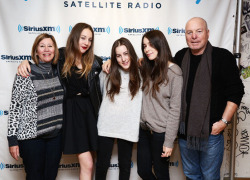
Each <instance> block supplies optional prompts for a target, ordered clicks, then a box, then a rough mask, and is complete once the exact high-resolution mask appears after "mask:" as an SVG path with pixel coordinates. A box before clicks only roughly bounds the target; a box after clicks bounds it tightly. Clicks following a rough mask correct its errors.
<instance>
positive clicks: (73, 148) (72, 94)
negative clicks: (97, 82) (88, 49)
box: [63, 67, 97, 154]
mask: <svg viewBox="0 0 250 180" xmlns="http://www.w3.org/2000/svg"><path fill="white" fill-rule="evenodd" d="M75 70H78V69H77V68H76V67H75V68H72V74H71V76H70V77H68V78H67V80H66V88H67V98H66V119H65V123H64V131H63V137H64V138H63V139H64V143H63V153H64V154H79V153H83V152H87V151H96V150H97V119H96V117H95V114H94V108H93V105H92V103H91V101H90V97H89V90H88V81H87V79H86V77H85V76H83V77H80V74H77V73H76V72H75Z"/></svg>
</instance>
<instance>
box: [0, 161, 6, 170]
mask: <svg viewBox="0 0 250 180" xmlns="http://www.w3.org/2000/svg"><path fill="white" fill-rule="evenodd" d="M4 168H5V164H3V163H2V162H1V164H0V169H1V170H3V169H4Z"/></svg>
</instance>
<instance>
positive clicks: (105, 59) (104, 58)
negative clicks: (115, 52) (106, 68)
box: [100, 56, 111, 61]
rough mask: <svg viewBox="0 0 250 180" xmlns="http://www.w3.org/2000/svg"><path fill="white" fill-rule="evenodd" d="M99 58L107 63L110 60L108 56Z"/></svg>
mask: <svg viewBox="0 0 250 180" xmlns="http://www.w3.org/2000/svg"><path fill="white" fill-rule="evenodd" d="M100 58H102V60H103V61H107V60H108V59H110V58H111V57H110V56H100Z"/></svg>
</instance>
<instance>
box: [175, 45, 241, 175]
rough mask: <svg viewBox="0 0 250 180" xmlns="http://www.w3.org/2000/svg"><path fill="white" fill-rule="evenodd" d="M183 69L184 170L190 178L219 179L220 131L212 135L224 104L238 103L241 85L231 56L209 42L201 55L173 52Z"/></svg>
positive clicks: (221, 158) (182, 139) (182, 147)
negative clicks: (213, 127)
mask: <svg viewBox="0 0 250 180" xmlns="http://www.w3.org/2000/svg"><path fill="white" fill-rule="evenodd" d="M175 61H176V63H177V64H178V65H179V66H180V67H181V68H182V71H183V84H184V85H183V91H182V111H181V123H180V128H179V145H180V151H181V158H182V163H183V170H184V173H185V175H186V176H187V177H188V178H190V179H219V178H220V167H221V164H222V160H223V151H224V138H223V132H221V133H220V134H218V135H211V131H212V126H213V124H214V123H215V122H217V121H220V120H221V118H222V115H223V112H224V110H225V107H226V105H227V102H233V103H234V104H236V105H239V104H240V102H241V98H242V96H243V94H244V87H243V84H242V82H241V80H240V77H239V70H238V68H237V65H236V60H235V58H234V57H233V55H232V54H231V53H230V52H229V51H228V50H226V49H222V48H218V47H213V46H212V45H211V44H210V43H209V42H208V43H207V46H206V49H205V51H204V53H203V54H202V55H198V56H195V55H193V54H192V53H191V51H190V49H188V48H184V49H182V50H180V51H179V52H177V53H176V55H175Z"/></svg>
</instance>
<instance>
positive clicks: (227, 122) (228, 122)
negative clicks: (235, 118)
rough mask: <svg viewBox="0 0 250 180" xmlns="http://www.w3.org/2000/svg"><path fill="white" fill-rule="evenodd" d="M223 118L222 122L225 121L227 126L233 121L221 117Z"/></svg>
mask: <svg viewBox="0 0 250 180" xmlns="http://www.w3.org/2000/svg"><path fill="white" fill-rule="evenodd" d="M221 120H222V122H224V123H225V124H226V125H227V126H228V124H230V123H231V122H230V121H227V120H226V119H223V118H221Z"/></svg>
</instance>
